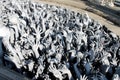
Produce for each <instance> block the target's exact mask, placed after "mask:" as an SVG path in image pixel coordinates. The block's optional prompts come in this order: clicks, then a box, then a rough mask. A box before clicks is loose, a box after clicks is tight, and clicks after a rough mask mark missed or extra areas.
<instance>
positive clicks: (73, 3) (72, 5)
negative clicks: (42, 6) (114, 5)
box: [34, 0, 120, 36]
mask: <svg viewBox="0 0 120 80" xmlns="http://www.w3.org/2000/svg"><path fill="white" fill-rule="evenodd" d="M34 1H36V2H41V3H46V4H51V5H57V6H61V7H65V8H68V9H70V10H73V11H76V12H80V13H83V14H84V13H88V14H89V16H90V17H91V18H92V19H94V20H96V21H98V22H99V23H101V24H102V25H106V27H107V28H108V29H110V30H111V31H113V32H114V33H116V34H117V35H119V36H120V26H117V25H114V24H113V23H112V22H110V21H109V20H107V19H105V18H103V17H101V16H99V15H97V14H95V13H92V12H88V11H86V10H84V9H86V8H90V7H89V6H87V5H86V4H85V3H84V2H83V1H81V0H34ZM101 13H102V14H104V13H103V12H101Z"/></svg>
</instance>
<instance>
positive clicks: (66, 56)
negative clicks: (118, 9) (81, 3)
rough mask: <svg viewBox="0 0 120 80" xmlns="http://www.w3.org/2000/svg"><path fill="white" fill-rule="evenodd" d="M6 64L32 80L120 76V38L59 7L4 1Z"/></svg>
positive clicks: (1, 27)
mask: <svg viewBox="0 0 120 80" xmlns="http://www.w3.org/2000/svg"><path fill="white" fill-rule="evenodd" d="M0 9H1V11H0V36H1V37H2V44H1V45H2V52H3V57H2V58H3V64H4V65H5V66H7V67H9V68H11V69H13V70H15V71H17V72H19V73H21V74H23V75H25V76H27V77H28V78H30V79H33V80H119V79H120V38H119V36H117V35H116V34H114V33H113V32H111V31H110V30H108V29H107V28H106V27H105V26H104V25H101V24H100V23H99V22H97V19H96V20H93V19H91V18H90V17H89V16H88V14H87V13H86V14H80V13H77V12H74V11H71V10H68V9H65V8H62V7H59V6H53V5H48V4H42V3H35V2H32V1H29V0H21V1H20V0H0Z"/></svg>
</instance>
